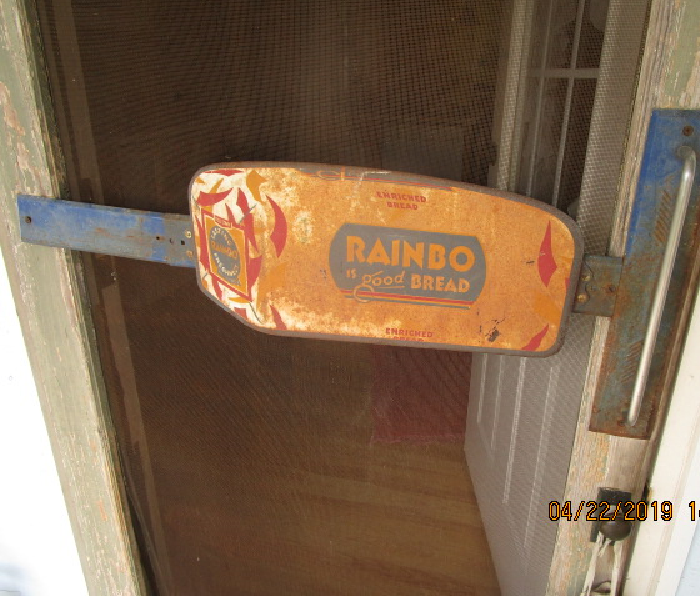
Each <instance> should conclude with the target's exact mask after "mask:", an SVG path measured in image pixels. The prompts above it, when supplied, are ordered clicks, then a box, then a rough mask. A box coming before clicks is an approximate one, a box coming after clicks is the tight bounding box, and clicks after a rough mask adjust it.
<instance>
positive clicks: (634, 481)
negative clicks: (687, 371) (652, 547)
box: [543, 0, 700, 594]
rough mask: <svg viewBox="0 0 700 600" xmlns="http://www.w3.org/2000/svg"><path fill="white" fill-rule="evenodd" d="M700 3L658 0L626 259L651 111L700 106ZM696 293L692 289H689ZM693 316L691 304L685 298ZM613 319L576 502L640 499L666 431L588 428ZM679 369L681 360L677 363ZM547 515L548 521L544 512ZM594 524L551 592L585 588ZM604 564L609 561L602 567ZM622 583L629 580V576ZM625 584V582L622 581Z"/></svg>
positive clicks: (614, 245)
mask: <svg viewBox="0 0 700 600" xmlns="http://www.w3.org/2000/svg"><path fill="white" fill-rule="evenodd" d="M698 24H700V5H699V4H698V3H697V2H696V1H695V0H652V2H651V6H650V11H649V21H648V25H647V33H646V43H645V46H644V53H643V55H642V62H641V68H640V74H639V83H638V87H637V92H636V99H635V107H634V111H633V115H632V121H631V125H630V131H629V138H628V142H627V149H626V152H625V160H624V167H623V172H622V175H621V180H620V185H619V187H618V199H617V208H616V217H615V226H614V229H613V233H612V238H611V243H610V248H609V254H610V255H612V256H622V254H623V253H624V243H625V238H626V234H627V230H628V223H629V216H630V211H631V202H632V200H633V199H634V197H635V191H636V184H637V180H638V178H639V168H640V163H641V159H642V152H641V149H642V148H644V143H645V141H646V133H647V127H648V124H649V119H650V116H651V110H652V109H653V108H694V109H698V108H700V55H698V54H696V48H697V47H698V44H700V33H699V32H700V29H699V28H698ZM688 294H689V297H690V295H693V296H694V290H689V291H688ZM684 306H685V312H686V319H685V322H686V324H687V316H688V314H689V313H690V308H691V306H692V301H686V302H685V303H684ZM607 326H608V321H607V319H602V318H601V319H598V320H597V322H596V329H595V334H594V339H593V345H592V349H591V356H590V361H589V366H588V374H587V378H586V386H585V389H584V395H583V398H582V408H581V412H580V416H579V422H578V425H577V431H576V438H575V441H574V447H573V452H572V455H571V463H570V468H569V475H568V478H567V484H566V491H565V499H567V500H571V501H572V503H575V504H576V505H578V503H579V502H580V501H581V500H584V501H586V500H595V499H596V497H597V490H598V488H600V487H616V488H619V489H623V490H628V491H631V492H632V493H633V499H639V498H640V497H641V494H642V491H643V489H644V487H645V485H646V483H647V480H648V476H649V471H650V464H651V461H652V459H653V457H654V454H655V451H656V448H657V440H658V437H659V434H660V432H661V430H662V428H663V423H662V422H661V421H658V422H657V423H656V427H655V429H654V431H653V433H652V436H651V439H650V440H648V441H647V440H636V439H630V438H622V437H615V436H610V435H606V434H602V433H595V432H591V431H589V430H588V423H589V420H590V416H591V409H592V403H593V394H594V392H595V389H596V384H597V375H598V372H599V367H600V361H601V358H602V352H603V348H604V346H605V343H606V334H607ZM685 330H686V328H685V327H681V328H679V330H678V331H676V333H675V338H674V341H673V344H674V350H675V354H676V358H677V359H678V358H679V357H680V356H681V348H682V345H683V342H684V339H685ZM675 364H676V366H677V361H676V363H675ZM671 371H672V372H671V375H670V376H669V380H668V381H667V386H666V388H667V393H666V394H665V398H664V399H662V407H661V410H660V411H659V412H660V413H661V414H663V412H664V409H665V406H666V405H667V401H668V396H669V393H670V388H671V386H672V383H673V381H672V380H673V377H674V375H675V369H672V370H671ZM543 518H545V516H544V513H543ZM590 527H591V524H590V523H586V522H585V521H578V522H573V521H572V522H567V521H562V522H561V524H560V527H559V531H558V537H557V543H556V546H555V551H554V556H553V557H552V564H551V570H550V578H549V586H548V593H549V594H578V593H580V591H581V589H582V586H583V581H584V578H585V574H586V572H587V570H588V567H589V563H590V560H591V551H592V547H593V544H592V543H591V542H590V541H589V535H590ZM633 543H634V536H631V537H630V538H628V540H627V541H626V542H625V543H624V545H623V564H626V562H627V560H628V559H629V555H630V553H631V551H632V550H633ZM601 566H602V568H606V565H604V564H603V565H601ZM623 581H624V580H623ZM623 589H624V584H623Z"/></svg>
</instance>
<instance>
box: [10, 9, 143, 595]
mask: <svg viewBox="0 0 700 600" xmlns="http://www.w3.org/2000/svg"><path fill="white" fill-rule="evenodd" d="M0 9H1V10H0V35H2V41H3V44H2V45H0V65H2V66H0V95H2V111H3V117H4V118H3V119H2V121H0V128H2V131H3V133H4V135H5V139H6V140H7V143H6V144H5V146H4V147H3V148H2V149H0V169H1V175H2V177H0V186H1V188H0V190H1V191H0V222H2V224H3V226H2V227H0V250H1V251H2V256H3V257H4V260H5V262H6V266H7V272H8V277H9V280H10V285H11V288H12V293H13V296H14V299H15V305H16V310H17V314H18V316H19V320H20V323H21V326H22V333H23V336H24V339H25V343H26V346H27V352H28V354H29V359H30V362H31V365H32V372H33V375H34V379H35V382H36V387H37V392H38V395H39V400H40V403H41V408H42V412H43V414H44V420H45V422H46V428H47V431H48V435H49V439H50V442H51V448H52V451H53V455H54V459H55V462H56V468H57V471H58V474H59V479H60V482H61V488H62V490H63V495H64V498H65V501H66V508H67V511H68V515H69V518H70V522H71V527H72V530H73V535H74V537H75V542H76V546H77V550H78V555H79V557H80V561H81V566H82V570H83V574H84V577H85V582H86V585H87V589H88V592H89V593H90V594H99V595H135V594H141V593H144V592H145V591H146V587H145V583H144V581H145V580H144V577H143V572H142V567H141V561H140V558H139V554H138V550H137V547H136V544H135V541H134V535H133V527H132V524H131V521H130V517H129V512H128V509H127V501H126V495H125V492H124V487H123V478H122V476H121V472H120V467H119V461H118V458H117V452H116V443H115V438H114V433H113V431H114V430H113V427H112V425H111V421H110V416H109V411H108V408H107V402H106V394H105V389H104V384H103V381H102V372H101V367H100V364H99V359H98V356H97V352H96V347H95V339H94V329H93V326H92V322H91V317H90V310H89V307H88V304H87V298H86V293H85V285H84V281H83V273H82V266H81V262H80V259H79V257H78V255H77V254H76V253H73V252H67V251H65V250H62V249H53V248H45V247H41V246H31V245H28V244H23V243H21V242H20V241H19V232H18V225H17V216H16V215H17V210H16V206H15V195H16V194H17V193H18V192H22V193H27V194H35V195H42V196H48V197H57V196H58V197H60V196H62V194H64V193H65V191H66V186H65V169H64V164H63V159H62V156H61V153H60V149H59V144H58V139H57V136H56V129H55V125H54V123H53V109H52V106H51V99H50V95H49V90H48V82H47V78H46V72H45V65H44V58H43V48H42V45H41V41H40V37H39V32H38V30H37V23H38V19H37V16H36V12H35V6H34V4H33V2H32V1H31V0H26V1H25V0H0Z"/></svg>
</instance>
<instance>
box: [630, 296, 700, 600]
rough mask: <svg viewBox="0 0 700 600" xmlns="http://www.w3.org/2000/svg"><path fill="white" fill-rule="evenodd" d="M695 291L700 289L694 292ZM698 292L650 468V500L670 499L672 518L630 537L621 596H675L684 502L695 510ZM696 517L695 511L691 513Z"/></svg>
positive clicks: (683, 546) (699, 426)
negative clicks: (631, 543) (632, 542)
mask: <svg viewBox="0 0 700 600" xmlns="http://www.w3.org/2000/svg"><path fill="white" fill-rule="evenodd" d="M699 292H700V290H699ZM698 365H700V293H698V294H697V296H696V300H695V308H694V311H693V317H692V320H691V322H690V328H689V331H688V337H687V339H686V343H685V349H684V351H683V358H682V359H681V364H680V368H679V371H678V377H677V379H676V385H675V388H674V391H673V395H672V396H671V401H670V406H669V411H668V416H667V418H666V425H665V427H664V431H663V434H662V436H661V441H660V444H659V450H658V454H657V456H656V461H655V467H654V470H653V474H652V477H651V481H650V484H649V501H650V502H651V501H654V500H656V501H657V502H658V503H659V504H660V503H661V502H662V501H665V500H668V501H670V502H673V507H674V515H673V518H672V519H671V521H669V522H665V521H654V520H653V519H648V520H647V521H645V522H644V523H642V524H641V525H640V527H639V531H638V533H637V539H636V541H635V551H634V552H633V554H632V558H631V561H630V566H629V571H628V573H627V583H626V585H625V594H630V595H641V596H647V595H652V596H655V595H664V596H667V595H671V596H672V595H674V594H675V593H676V590H677V589H678V583H679V582H680V579H681V574H682V572H683V567H684V566H685V562H686V557H687V556H688V552H689V550H690V544H691V541H692V539H693V535H694V533H695V528H696V525H697V521H691V519H690V509H689V507H688V503H689V502H690V501H691V500H694V501H695V503H696V507H697V508H696V513H697V510H700V477H699V476H698V473H700V393H698V389H700V368H699V367H698ZM696 518H697V514H696Z"/></svg>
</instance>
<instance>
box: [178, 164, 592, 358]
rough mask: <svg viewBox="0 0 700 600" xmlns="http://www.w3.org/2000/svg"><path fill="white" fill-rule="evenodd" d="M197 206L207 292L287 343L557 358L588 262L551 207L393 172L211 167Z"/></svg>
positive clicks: (197, 190) (193, 190)
mask: <svg viewBox="0 0 700 600" xmlns="http://www.w3.org/2000/svg"><path fill="white" fill-rule="evenodd" d="M190 208H191V213H192V219H193V228H194V236H195V247H196V254H197V276H198V281H199V284H200V287H201V289H202V290H203V291H204V293H205V294H206V295H207V296H209V297H210V298H211V299H213V300H214V301H215V302H217V303H218V304H219V305H221V306H222V307H224V308H226V309H228V310H230V311H231V312H232V313H233V314H235V315H236V316H237V317H238V318H239V319H241V320H243V321H244V322H246V323H247V324H248V325H250V326H252V327H254V328H257V329H260V330H263V331H265V332H268V333H279V334H283V335H305V336H313V337H321V338H329V339H344V340H348V341H372V342H386V343H398V344H402V345H416V346H429V347H440V348H450V349H458V350H472V349H479V350H480V351H494V352H499V353H513V354H519V355H539V356H543V355H549V354H552V353H554V352H556V351H557V349H558V348H559V346H560V344H561V342H562V339H563V333H564V328H565V325H566V322H567V320H568V315H569V313H570V310H571V306H572V304H573V294H574V290H575V287H576V280H577V276H578V272H579V269H580V264H581V259H582V255H583V245H582V241H581V236H580V233H579V230H578V228H577V226H576V224H575V223H574V222H573V221H572V220H571V219H570V218H569V217H568V216H567V215H565V214H563V213H561V212H559V211H557V210H556V209H554V208H552V207H551V206H549V205H546V204H543V203H540V202H537V201H534V200H531V199H528V198H524V197H521V196H517V195H514V194H506V193H501V192H497V191H495V190H491V189H486V188H480V187H475V186H468V185H464V184H458V183H454V182H450V181H445V180H441V179H434V178H428V177H420V176H416V175H408V174H403V173H394V172H389V171H373V170H367V169H359V168H348V167H331V166H328V165H310V164H288V165H280V164H279V163H257V164H253V163H235V164H220V165H213V166H210V167H206V168H204V169H202V170H200V171H199V172H198V173H197V174H196V175H195V176H194V178H193V179H192V183H191V186H190Z"/></svg>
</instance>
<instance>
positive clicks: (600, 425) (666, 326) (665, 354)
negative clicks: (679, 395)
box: [590, 110, 700, 438]
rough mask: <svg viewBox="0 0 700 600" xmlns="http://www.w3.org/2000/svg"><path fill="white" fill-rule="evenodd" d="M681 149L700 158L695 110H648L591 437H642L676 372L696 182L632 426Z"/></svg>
mask: <svg viewBox="0 0 700 600" xmlns="http://www.w3.org/2000/svg"><path fill="white" fill-rule="evenodd" d="M682 147H689V148H691V149H693V150H694V151H695V152H696V153H699V154H700V111H695V110H655V111H653V114H652V117H651V121H650V123H649V132H648V135H647V142H646V147H645V149H644V156H643V158H642V164H641V170H640V175H639V183H638V185H637V192H636V198H635V202H634V205H633V207H632V215H631V220H630V229H629V234H628V237H627V242H626V251H625V257H624V263H623V268H622V275H621V278H620V286H619V291H618V295H617V299H616V303H615V310H614V313H613V316H612V320H611V322H610V328H609V330H608V337H607V342H606V349H605V353H604V355H603V363H602V366H601V374H600V378H599V383H598V389H597V391H596V397H595V400H594V404H593V411H592V415H591V422H590V429H591V430H592V431H600V432H603V433H609V434H612V435H619V436H625V437H636V438H648V437H649V435H650V434H651V430H652V428H653V425H654V422H655V420H656V416H657V412H658V407H659V402H660V399H661V397H662V395H663V393H664V386H665V385H666V382H667V375H668V373H669V371H671V370H672V369H673V368H674V364H673V362H672V361H674V360H675V358H674V357H673V353H672V345H673V340H674V336H675V335H676V334H677V333H678V331H679V330H680V326H681V325H682V323H681V322H680V321H679V319H680V318H681V313H680V307H681V305H682V303H683V299H684V297H685V291H686V290H687V289H688V286H689V285H691V283H692V282H693V281H694V277H695V275H693V273H694V268H693V263H694V261H695V260H696V256H695V253H696V251H697V248H698V244H699V243H700V242H699V240H698V233H697V232H696V229H697V227H696V224H697V222H698V218H699V216H700V205H699V204H700V202H699V200H698V188H699V186H698V180H700V177H698V176H696V177H695V181H694V182H693V185H692V188H691V192H690V202H689V204H688V207H687V211H686V215H685V221H684V225H683V226H682V230H681V231H682V233H681V236H680V243H679V245H678V252H677V255H676V259H675V265H674V267H673V271H672V274H671V279H670V283H669V285H668V291H667V293H666V301H665V305H664V307H663V311H662V314H661V320H660V325H659V329H658V333H657V336H656V344H655V346H654V351H653V354H652V357H651V361H650V366H649V370H648V378H647V382H646V388H645V391H644V393H643V395H642V396H641V397H642V401H641V403H640V404H639V416H638V418H637V419H636V420H635V419H634V418H631V417H633V416H634V414H633V413H634V412H635V411H634V410H633V411H630V400H631V399H632V397H633V392H634V389H635V379H636V378H637V374H638V372H639V368H640V363H641V362H642V354H643V349H644V348H645V342H646V341H647V339H646V338H647V336H649V335H650V332H649V331H648V329H649V327H648V324H649V321H650V319H651V318H652V300H653V298H654V294H655V291H656V289H657V282H658V281H659V276H660V273H661V265H662V262H663V256H664V251H665V248H666V246H667V241H668V239H669V235H670V232H671V229H672V227H671V225H672V216H673V214H674V210H675V206H674V204H675V202H676V198H677V196H678V190H679V187H680V185H681V174H682V173H683V170H684V159H683V158H682V157H681V156H679V154H678V151H679V149H680V148H682ZM646 346H647V347H649V344H646Z"/></svg>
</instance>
